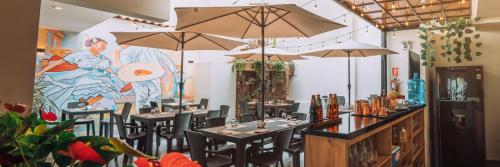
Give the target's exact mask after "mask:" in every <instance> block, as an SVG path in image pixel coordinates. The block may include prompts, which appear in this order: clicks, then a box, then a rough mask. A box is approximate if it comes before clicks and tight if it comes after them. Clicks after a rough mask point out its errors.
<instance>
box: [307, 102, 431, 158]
mask: <svg viewBox="0 0 500 167" xmlns="http://www.w3.org/2000/svg"><path fill="white" fill-rule="evenodd" d="M424 108H425V105H421V106H414V107H410V108H409V109H407V110H400V111H397V112H394V113H389V115H388V116H387V117H386V118H376V117H360V116H353V115H351V113H345V114H341V115H339V117H340V119H341V122H339V123H335V124H331V125H326V126H322V127H320V128H310V129H308V130H307V131H306V132H305V145H304V153H305V155H304V157H305V166H306V167H347V166H354V165H349V160H351V163H352V159H357V160H359V158H360V157H359V155H358V156H353V157H354V158H351V159H349V154H350V153H349V151H350V149H352V148H355V147H353V146H354V145H357V146H358V147H359V146H360V145H361V146H363V145H364V143H367V141H368V140H370V141H371V142H372V143H373V145H374V147H375V150H377V155H378V156H377V160H376V162H372V164H370V165H369V166H375V167H378V166H392V165H393V161H392V160H391V158H392V157H391V156H392V152H393V149H394V148H398V147H399V148H400V155H399V157H400V161H399V162H398V165H400V166H420V164H425V155H424V154H425V140H424V139H425V137H424V135H423V134H424V133H423V131H424V128H425V124H424ZM403 129H404V130H403ZM394 133H396V134H394ZM405 133H406V134H405ZM401 134H404V135H401ZM393 135H394V136H398V138H397V141H393V140H394V139H393ZM399 136H406V138H404V137H403V139H406V140H402V141H404V142H400V141H399V140H401V139H400V138H399ZM358 143H362V144H358ZM393 145H396V146H398V147H394V146H393Z"/></svg>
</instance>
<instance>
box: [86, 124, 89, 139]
mask: <svg viewBox="0 0 500 167" xmlns="http://www.w3.org/2000/svg"><path fill="white" fill-rule="evenodd" d="M86 126H87V136H90V123H86Z"/></svg>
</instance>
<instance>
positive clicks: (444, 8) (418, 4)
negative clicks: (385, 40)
mask: <svg viewBox="0 0 500 167" xmlns="http://www.w3.org/2000/svg"><path fill="white" fill-rule="evenodd" d="M336 1H337V2H338V3H339V4H341V5H343V6H344V7H345V8H346V9H348V10H351V11H352V12H353V13H355V14H357V15H358V16H360V17H362V18H363V19H365V20H366V21H368V22H370V23H371V24H373V25H374V26H376V27H378V28H379V29H381V30H382V31H394V30H404V29H415V28H418V27H419V25H420V23H424V22H427V21H432V20H436V21H444V20H453V19H457V18H460V17H466V18H470V17H471V0H336Z"/></svg>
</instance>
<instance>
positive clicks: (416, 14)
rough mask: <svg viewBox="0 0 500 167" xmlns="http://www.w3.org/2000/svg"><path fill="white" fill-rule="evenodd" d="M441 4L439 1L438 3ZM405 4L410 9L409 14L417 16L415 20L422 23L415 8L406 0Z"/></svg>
mask: <svg viewBox="0 0 500 167" xmlns="http://www.w3.org/2000/svg"><path fill="white" fill-rule="evenodd" d="M440 2H441V1H440ZM406 3H408V6H409V7H410V10H411V12H412V13H413V15H415V16H417V19H418V21H420V22H422V18H421V17H420V15H418V13H417V11H416V10H415V8H413V5H412V4H411V3H410V1H409V0H406Z"/></svg>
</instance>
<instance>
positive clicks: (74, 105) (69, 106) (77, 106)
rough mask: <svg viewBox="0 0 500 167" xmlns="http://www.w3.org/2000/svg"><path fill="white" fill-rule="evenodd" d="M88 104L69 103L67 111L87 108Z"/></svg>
mask: <svg viewBox="0 0 500 167" xmlns="http://www.w3.org/2000/svg"><path fill="white" fill-rule="evenodd" d="M88 105H89V102H69V103H68V109H71V108H80V107H85V106H88Z"/></svg>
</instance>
